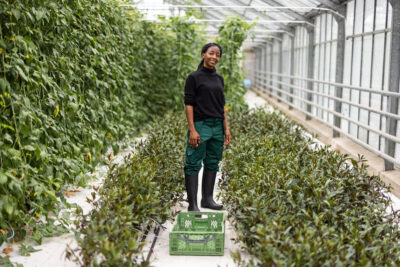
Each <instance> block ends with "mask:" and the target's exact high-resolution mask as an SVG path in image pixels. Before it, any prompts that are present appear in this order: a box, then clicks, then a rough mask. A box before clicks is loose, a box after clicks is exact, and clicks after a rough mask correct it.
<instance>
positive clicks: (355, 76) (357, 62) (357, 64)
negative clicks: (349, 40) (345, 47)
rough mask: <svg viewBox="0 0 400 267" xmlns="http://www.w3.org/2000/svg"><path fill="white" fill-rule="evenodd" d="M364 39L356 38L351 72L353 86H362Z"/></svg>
mask: <svg viewBox="0 0 400 267" xmlns="http://www.w3.org/2000/svg"><path fill="white" fill-rule="evenodd" d="M361 38H362V37H357V38H354V50H353V66H352V67H353V71H352V72H351V76H352V77H351V84H352V85H360V71H361V41H362V39H361Z"/></svg>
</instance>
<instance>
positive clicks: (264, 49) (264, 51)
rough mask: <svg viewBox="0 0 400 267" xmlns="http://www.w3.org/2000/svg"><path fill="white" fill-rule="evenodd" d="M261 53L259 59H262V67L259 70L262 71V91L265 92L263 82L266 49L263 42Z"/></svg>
mask: <svg viewBox="0 0 400 267" xmlns="http://www.w3.org/2000/svg"><path fill="white" fill-rule="evenodd" d="M261 49H262V54H261V60H262V68H261V71H262V72H263V73H262V74H261V75H262V89H263V90H262V91H263V93H265V90H266V89H267V88H266V86H265V83H266V79H265V73H264V72H265V67H266V65H267V51H266V48H265V44H263V45H262V48H261Z"/></svg>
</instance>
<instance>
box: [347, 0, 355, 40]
mask: <svg viewBox="0 0 400 267" xmlns="http://www.w3.org/2000/svg"><path fill="white" fill-rule="evenodd" d="M346 10H347V12H346V36H347V35H352V34H353V23H354V1H351V2H349V3H347V9H346Z"/></svg>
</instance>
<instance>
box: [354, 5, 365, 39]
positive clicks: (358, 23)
mask: <svg viewBox="0 0 400 267" xmlns="http://www.w3.org/2000/svg"><path fill="white" fill-rule="evenodd" d="M363 13H364V0H356V11H355V16H356V20H355V22H354V24H355V25H354V34H358V33H362V31H363V20H362V17H363Z"/></svg>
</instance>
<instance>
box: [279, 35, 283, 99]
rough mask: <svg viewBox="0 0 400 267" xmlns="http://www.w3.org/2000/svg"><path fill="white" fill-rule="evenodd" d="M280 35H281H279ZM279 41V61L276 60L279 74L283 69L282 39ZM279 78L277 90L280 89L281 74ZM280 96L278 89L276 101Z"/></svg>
mask: <svg viewBox="0 0 400 267" xmlns="http://www.w3.org/2000/svg"><path fill="white" fill-rule="evenodd" d="M280 37H281V36H280ZM278 42H279V62H278V70H279V74H282V70H283V66H282V63H283V62H282V61H283V55H282V43H283V42H282V41H278ZM278 80H279V84H278V88H279V90H282V83H281V82H282V76H279V77H278ZM281 97H282V93H281V92H280V91H278V102H281V100H280V98H281Z"/></svg>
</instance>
